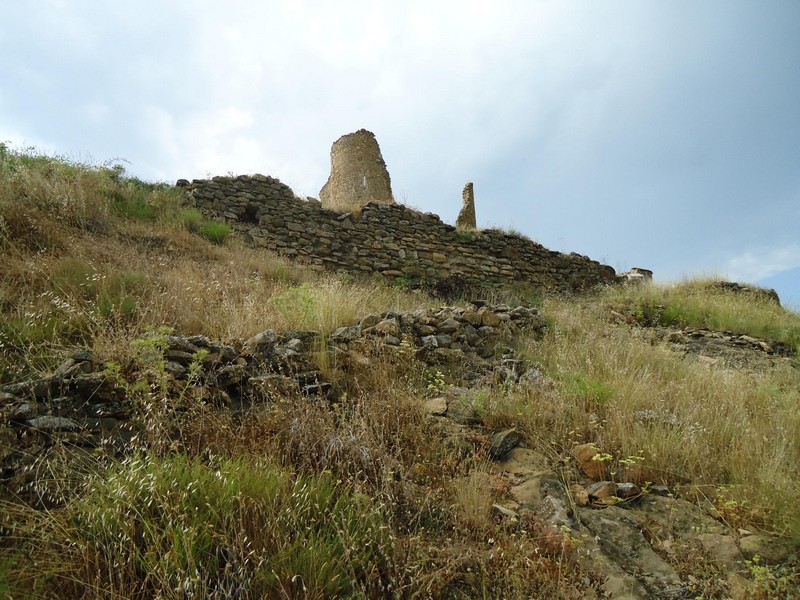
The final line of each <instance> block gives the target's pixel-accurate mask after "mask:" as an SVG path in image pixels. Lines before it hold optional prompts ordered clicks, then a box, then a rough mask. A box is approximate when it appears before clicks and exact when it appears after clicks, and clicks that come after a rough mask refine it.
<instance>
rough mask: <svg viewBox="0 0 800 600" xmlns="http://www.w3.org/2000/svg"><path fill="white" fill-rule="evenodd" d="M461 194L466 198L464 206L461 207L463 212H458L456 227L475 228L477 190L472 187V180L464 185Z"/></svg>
mask: <svg viewBox="0 0 800 600" xmlns="http://www.w3.org/2000/svg"><path fill="white" fill-rule="evenodd" d="M461 196H462V198H463V200H464V206H462V207H461V212H459V213H458V218H457V219H456V227H458V228H459V229H475V228H476V227H477V224H476V222H475V192H474V191H473V189H472V182H471V181H470V182H469V183H468V184H467V185H465V186H464V191H463V192H462V194H461Z"/></svg>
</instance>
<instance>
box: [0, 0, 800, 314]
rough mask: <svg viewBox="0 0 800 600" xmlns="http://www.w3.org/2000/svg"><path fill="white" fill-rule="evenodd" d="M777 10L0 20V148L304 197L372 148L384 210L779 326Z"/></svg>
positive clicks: (644, 6)
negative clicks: (384, 182)
mask: <svg viewBox="0 0 800 600" xmlns="http://www.w3.org/2000/svg"><path fill="white" fill-rule="evenodd" d="M798 32H800V0H750V1H744V0H719V1H712V0H670V1H669V2H664V1H660V0H635V1H634V0H606V1H602V2H601V1H593V0H558V1H556V0H518V1H515V0H509V1H503V0H493V1H492V2H488V1H485V0H483V1H470V0H459V1H453V2H451V1H436V0H427V1H416V0H406V1H404V2H388V1H381V0H372V1H365V2H361V1H351V0H339V1H338V2H334V1H321V0H320V1H303V0H298V1H295V2H290V1H285V2H273V1H261V2H255V1H250V2H245V1H239V0H226V1H225V2H223V1H221V0H220V1H215V2H211V1H208V0H194V1H191V2H190V1H177V0H158V1H154V0H138V1H137V2H96V1H90V0H3V2H2V3H0V141H2V142H6V143H8V144H10V145H11V146H12V147H16V148H22V147H27V146H34V147H36V148H38V149H39V150H40V151H43V152H46V153H51V154H58V155H62V156H67V157H69V158H72V159H75V160H83V161H92V162H95V163H100V164H103V163H107V164H114V163H121V164H123V165H124V166H125V167H126V169H127V171H128V173H130V174H131V175H135V176H137V177H140V178H142V179H147V180H158V181H169V182H173V181H175V180H177V179H179V178H187V179H192V178H204V177H208V176H213V175H225V174H229V173H233V174H241V173H250V174H252V173H263V174H266V175H272V176H275V177H278V178H280V179H281V181H283V182H284V183H287V184H288V185H290V186H291V187H292V188H293V189H294V191H295V193H297V194H298V195H302V196H313V197H318V196H319V190H320V188H321V187H322V185H323V184H324V183H325V180H326V179H327V176H328V173H329V170H330V147H331V144H332V143H333V142H334V141H335V140H336V139H337V138H338V137H340V136H341V135H344V134H346V133H350V132H353V131H356V130H358V129H361V128H366V129H369V130H370V131H372V132H374V133H375V135H376V136H377V139H378V142H379V144H380V146H381V151H382V154H383V158H384V159H385V161H386V163H387V166H388V170H389V173H390V175H391V178H392V188H393V191H394V195H395V198H396V199H397V200H398V201H399V202H402V203H405V204H408V205H410V206H412V207H415V208H417V209H419V210H422V211H425V212H433V213H436V214H438V215H439V216H440V217H441V218H442V219H443V220H444V221H445V222H448V223H454V222H455V217H456V215H457V214H458V211H459V210H460V208H461V190H462V188H463V187H464V184H465V183H466V182H468V181H472V182H473V183H474V188H475V200H476V211H477V219H478V226H479V227H503V228H513V229H515V230H517V231H519V232H522V233H524V234H525V235H527V236H529V237H531V238H532V239H535V240H536V241H538V242H540V243H542V244H544V245H545V246H547V247H548V248H551V249H554V250H559V251H562V252H578V253H580V254H585V255H588V256H590V257H591V258H593V259H596V260H599V261H601V262H604V263H606V264H609V265H611V266H612V267H614V268H615V269H617V271H625V270H628V269H629V268H631V267H645V268H649V269H651V270H653V271H654V272H655V278H656V280H657V281H661V282H667V281H678V280H680V279H682V278H684V277H693V276H719V277H725V278H728V279H731V280H736V281H741V282H749V283H764V284H771V285H774V286H775V287H776V289H777V291H778V293H779V294H780V295H781V298H782V300H783V301H784V303H785V304H789V305H792V306H794V307H795V308H797V309H800V33H798Z"/></svg>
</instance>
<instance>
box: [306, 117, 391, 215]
mask: <svg viewBox="0 0 800 600" xmlns="http://www.w3.org/2000/svg"><path fill="white" fill-rule="evenodd" d="M319 198H320V200H321V201H322V205H323V206H324V207H326V208H330V209H332V210H339V211H345V210H354V209H356V208H358V207H360V206H363V205H364V204H366V203H367V202H377V203H379V204H394V196H393V195H392V184H391V179H390V178H389V172H388V171H387V170H386V163H385V162H384V160H383V156H382V155H381V149H380V147H379V146H378V140H377V139H376V138H375V134H374V133H372V132H371V131H367V130H366V129H359V130H358V131H356V132H355V133H350V134H347V135H343V136H342V137H340V138H339V139H338V140H336V141H335V142H334V143H333V146H332V147H331V174H330V177H328V181H327V182H326V183H325V185H324V186H323V187H322V190H320V193H319Z"/></svg>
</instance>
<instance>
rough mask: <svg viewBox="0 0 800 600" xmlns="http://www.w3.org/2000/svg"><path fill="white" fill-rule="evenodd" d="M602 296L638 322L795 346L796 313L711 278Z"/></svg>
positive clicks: (798, 334)
mask: <svg viewBox="0 0 800 600" xmlns="http://www.w3.org/2000/svg"><path fill="white" fill-rule="evenodd" d="M608 298H609V303H610V304H611V305H612V306H613V307H614V308H617V309H619V310H621V311H623V312H626V313H628V314H632V315H634V316H635V317H636V319H637V320H638V321H639V322H641V323H644V324H659V325H679V326H683V327H695V328H707V329H712V330H716V331H731V332H733V333H737V334H747V335H751V336H755V337H761V338H767V339H770V340H776V341H779V342H783V343H786V344H789V345H791V346H794V347H795V348H800V314H798V313H797V312H794V311H789V310H786V309H785V308H782V307H781V306H779V305H778V304H777V303H775V302H773V301H771V300H769V299H766V298H764V297H760V296H758V295H754V294H749V293H746V292H735V291H731V290H726V289H720V288H718V287H716V286H715V285H714V282H713V281H708V280H692V281H686V282H683V283H680V284H676V285H654V284H645V285H640V286H636V287H635V288H633V289H631V288H618V289H617V290H616V291H615V292H614V293H610V294H609V295H608Z"/></svg>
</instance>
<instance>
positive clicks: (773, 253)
mask: <svg viewBox="0 0 800 600" xmlns="http://www.w3.org/2000/svg"><path fill="white" fill-rule="evenodd" d="M795 267H800V244H789V245H787V246H781V247H779V248H768V247H765V248H761V249H757V250H752V251H748V252H744V253H742V254H740V255H739V256H735V257H734V258H731V259H730V260H729V261H728V262H727V264H726V266H725V272H726V273H727V274H728V275H729V276H730V277H731V278H732V279H734V280H739V281H748V282H753V281H758V280H760V279H766V278H768V277H771V276H773V275H776V274H778V273H781V272H783V271H788V270H790V269H793V268H795Z"/></svg>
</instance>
